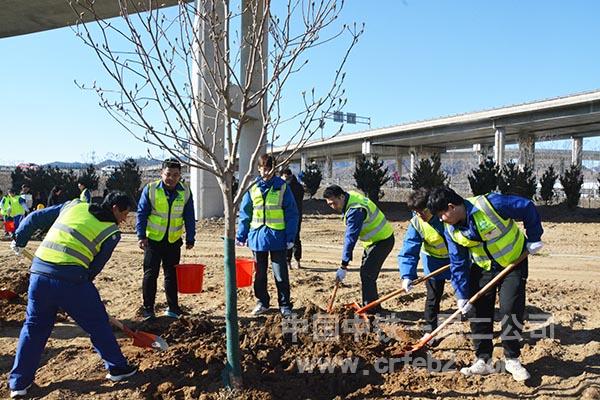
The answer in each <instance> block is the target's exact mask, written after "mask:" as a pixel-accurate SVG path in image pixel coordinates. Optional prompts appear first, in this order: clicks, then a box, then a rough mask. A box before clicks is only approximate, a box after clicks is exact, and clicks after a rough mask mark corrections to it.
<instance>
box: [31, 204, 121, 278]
mask: <svg viewBox="0 0 600 400" xmlns="http://www.w3.org/2000/svg"><path fill="white" fill-rule="evenodd" d="M88 208H89V204H87V203H82V202H80V201H79V200H77V199H76V200H73V201H70V202H69V203H68V204H66V205H65V206H63V208H62V209H61V211H60V215H59V216H58V219H57V220H56V221H55V222H54V224H53V225H52V227H51V228H50V230H49V231H48V234H47V235H46V237H45V238H44V241H43V242H42V244H40V247H38V249H37V251H36V252H35V255H36V257H38V258H39V259H40V260H43V261H46V262H49V263H52V264H56V265H79V266H82V267H83V268H86V269H88V268H89V267H90V263H91V262H92V260H93V259H94V257H96V255H97V254H98V253H99V252H100V247H101V246H102V243H103V242H104V241H105V240H106V239H108V238H109V237H111V236H112V235H114V234H116V233H118V232H119V228H118V227H117V224H115V223H114V222H103V221H99V220H98V219H97V218H96V217H95V216H93V215H92V214H91V213H90V212H89V210H88Z"/></svg>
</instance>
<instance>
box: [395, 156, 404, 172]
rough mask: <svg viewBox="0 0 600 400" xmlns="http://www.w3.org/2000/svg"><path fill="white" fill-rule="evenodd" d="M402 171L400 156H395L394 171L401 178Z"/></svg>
mask: <svg viewBox="0 0 600 400" xmlns="http://www.w3.org/2000/svg"><path fill="white" fill-rule="evenodd" d="M402 169H403V166H402V155H401V154H398V155H397V156H396V170H397V171H398V176H402V172H403V171H402Z"/></svg>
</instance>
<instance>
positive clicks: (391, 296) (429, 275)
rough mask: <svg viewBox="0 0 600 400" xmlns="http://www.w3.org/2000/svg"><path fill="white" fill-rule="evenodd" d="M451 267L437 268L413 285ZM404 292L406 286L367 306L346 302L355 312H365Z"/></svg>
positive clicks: (413, 283)
mask: <svg viewBox="0 0 600 400" xmlns="http://www.w3.org/2000/svg"><path fill="white" fill-rule="evenodd" d="M449 268H450V265H449V264H448V265H444V266H443V267H441V268H438V269H436V270H435V271H433V272H431V273H430V274H428V275H425V276H422V277H420V278H419V279H416V280H414V281H413V282H412V285H413V286H414V285H417V284H419V283H421V282H425V281H426V280H428V279H429V278H433V277H434V276H436V275H439V274H441V273H442V272H446V271H447V270H448V269H449ZM403 292H405V290H404V288H400V289H396V290H394V291H393V292H392V293H389V294H387V295H385V296H383V297H380V298H378V299H377V300H374V301H372V302H370V303H369V304H367V305H366V306H363V307H361V306H359V305H358V303H356V302H354V303H350V304H346V307H348V308H351V309H353V310H354V312H356V313H357V314H364V313H365V312H366V311H367V310H370V309H371V308H373V307H375V306H378V305H379V304H381V303H383V302H384V301H387V300H390V299H393V298H395V297H398V296H400V295H401V294H402V293H403Z"/></svg>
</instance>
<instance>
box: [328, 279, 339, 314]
mask: <svg viewBox="0 0 600 400" xmlns="http://www.w3.org/2000/svg"><path fill="white" fill-rule="evenodd" d="M339 287H340V281H338V280H336V281H335V286H334V287H333V293H331V297H330V298H329V302H328V303H327V314H331V312H332V311H333V302H334V301H335V295H336V294H337V290H338V288H339Z"/></svg>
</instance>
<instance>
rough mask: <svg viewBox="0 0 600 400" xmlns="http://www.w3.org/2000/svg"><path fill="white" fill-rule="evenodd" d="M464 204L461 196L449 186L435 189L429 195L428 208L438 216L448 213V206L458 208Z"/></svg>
mask: <svg viewBox="0 0 600 400" xmlns="http://www.w3.org/2000/svg"><path fill="white" fill-rule="evenodd" d="M464 202H465V199H463V198H462V197H461V196H459V195H458V194H457V193H456V192H455V191H454V190H452V189H450V188H449V187H447V186H440V187H436V188H433V189H432V190H431V193H429V200H428V201H427V208H429V210H430V211H431V212H432V213H433V214H437V213H439V212H443V211H446V210H447V209H448V204H454V205H456V206H458V205H461V204H463V203H464Z"/></svg>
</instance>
